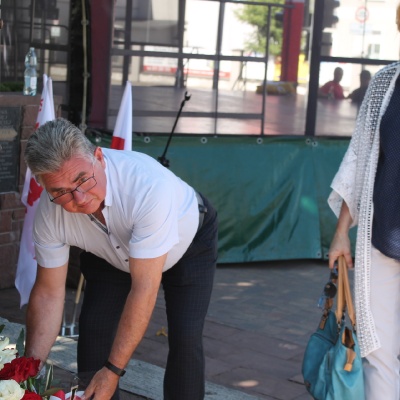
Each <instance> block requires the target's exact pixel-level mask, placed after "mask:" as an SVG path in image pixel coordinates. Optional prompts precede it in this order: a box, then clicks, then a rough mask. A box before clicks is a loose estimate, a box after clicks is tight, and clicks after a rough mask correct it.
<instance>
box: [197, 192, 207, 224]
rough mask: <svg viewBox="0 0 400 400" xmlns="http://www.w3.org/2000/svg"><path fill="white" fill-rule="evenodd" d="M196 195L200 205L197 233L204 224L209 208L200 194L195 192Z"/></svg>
mask: <svg viewBox="0 0 400 400" xmlns="http://www.w3.org/2000/svg"><path fill="white" fill-rule="evenodd" d="M195 193H196V198H197V203H198V205H199V227H198V228H197V231H199V230H200V228H201V227H202V225H203V222H204V214H205V213H206V212H207V207H206V206H205V205H204V201H203V198H202V197H201V195H200V193H199V192H197V191H196V190H195Z"/></svg>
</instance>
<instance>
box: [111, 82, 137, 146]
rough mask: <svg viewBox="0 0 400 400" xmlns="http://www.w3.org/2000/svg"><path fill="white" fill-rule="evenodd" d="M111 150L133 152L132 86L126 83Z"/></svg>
mask: <svg viewBox="0 0 400 400" xmlns="http://www.w3.org/2000/svg"><path fill="white" fill-rule="evenodd" d="M111 148H112V149H116V150H132V84H131V83H130V82H129V81H128V82H126V86H125V90H124V95H123V96H122V100H121V105H120V108H119V111H118V116H117V121H116V123H115V127H114V132H113V137H112V140H111Z"/></svg>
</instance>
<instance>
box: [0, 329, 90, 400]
mask: <svg viewBox="0 0 400 400" xmlns="http://www.w3.org/2000/svg"><path fill="white" fill-rule="evenodd" d="M4 328H5V325H0V335H1V332H2V331H3V329H4ZM24 339H25V333H24V330H23V329H22V330H21V333H20V334H19V337H18V339H17V343H16V348H13V347H12V346H10V340H9V338H7V337H4V336H0V399H1V400H21V399H22V400H42V399H48V400H58V399H59V400H79V398H80V396H82V394H83V392H77V391H76V390H77V387H75V388H72V389H71V392H69V393H67V394H65V393H64V392H63V391H62V390H61V389H60V388H59V387H54V386H53V366H52V365H51V364H46V366H45V368H43V369H42V370H41V371H39V368H40V360H35V359H34V358H32V357H25V356H24V355H23V354H24V352H25V348H24Z"/></svg>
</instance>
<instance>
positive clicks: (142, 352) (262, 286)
mask: <svg viewBox="0 0 400 400" xmlns="http://www.w3.org/2000/svg"><path fill="white" fill-rule="evenodd" d="M328 275H329V273H328V270H327V263H326V262H325V261H315V260H291V261H273V262H272V261H271V262H263V263H253V264H241V265H238V264H236V265H229V266H228V265H221V266H219V267H218V269H217V272H216V277H215V285H214V291H213V295H212V299H211V304H210V308H209V314H208V317H207V320H206V324H205V331H204V344H205V353H206V379H207V381H208V382H209V383H210V384H217V385H220V386H223V387H225V388H228V389H230V390H232V389H234V390H235V391H240V392H243V398H245V397H247V396H246V394H247V395H251V396H254V397H255V398H259V399H270V400H272V399H275V400H292V399H293V400H294V399H296V400H305V399H311V397H310V396H309V395H308V394H307V391H306V389H305V387H304V385H303V384H302V376H301V362H302V356H303V352H304V349H305V346H306V344H307V340H308V338H309V336H310V334H311V333H312V332H313V331H314V330H315V328H316V326H317V324H318V321H319V317H320V314H321V311H320V310H319V309H318V308H317V306H316V304H317V300H318V297H319V296H320V293H321V290H322V287H323V285H324V283H325V282H326V281H327V279H328ZM74 299H75V292H74V290H72V289H69V290H68V293H67V310H68V314H70V313H71V312H72V309H73V301H74ZM18 303H19V297H18V293H17V291H16V290H15V289H3V290H0V304H1V306H0V316H1V317H3V318H6V319H8V320H10V321H13V322H21V323H23V321H24V309H23V310H22V311H21V310H20V309H19V306H18ZM67 317H68V318H70V316H67ZM68 321H70V319H68ZM163 327H166V317H165V308H164V302H163V296H162V293H160V295H159V298H158V301H157V305H156V308H155V310H154V314H153V317H152V320H151V323H150V326H149V328H148V330H147V332H146V335H145V337H144V339H143V340H142V342H141V344H140V345H139V347H138V349H137V351H136V352H135V354H134V357H133V358H134V359H135V360H136V361H143V362H145V363H146V364H150V365H153V366H154V367H161V368H164V366H165V361H166V356H167V351H168V345H167V338H166V337H165V336H164V335H163V334H162V333H161V332H163ZM160 333H161V334H160ZM160 379H161V378H160ZM154 384H155V385H161V380H160V381H156V380H155V382H154ZM144 393H145V392H140V393H139V392H138V393H136V394H128V393H125V392H124V393H123V394H122V400H128V399H131V400H133V399H143V398H146V397H143V396H144ZM239 398H240V397H239ZM155 400H161V399H158V398H157V399H155ZM221 400H227V399H222V398H221Z"/></svg>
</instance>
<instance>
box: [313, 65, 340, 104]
mask: <svg viewBox="0 0 400 400" xmlns="http://www.w3.org/2000/svg"><path fill="white" fill-rule="evenodd" d="M342 78H343V69H342V68H340V67H337V68H335V70H334V71H333V80H332V81H329V82H326V83H325V85H323V86H321V87H320V88H319V90H318V96H319V97H325V98H328V99H336V100H343V99H344V98H345V97H344V94H343V88H342V86H341V85H340V83H339V82H340V81H341V80H342Z"/></svg>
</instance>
